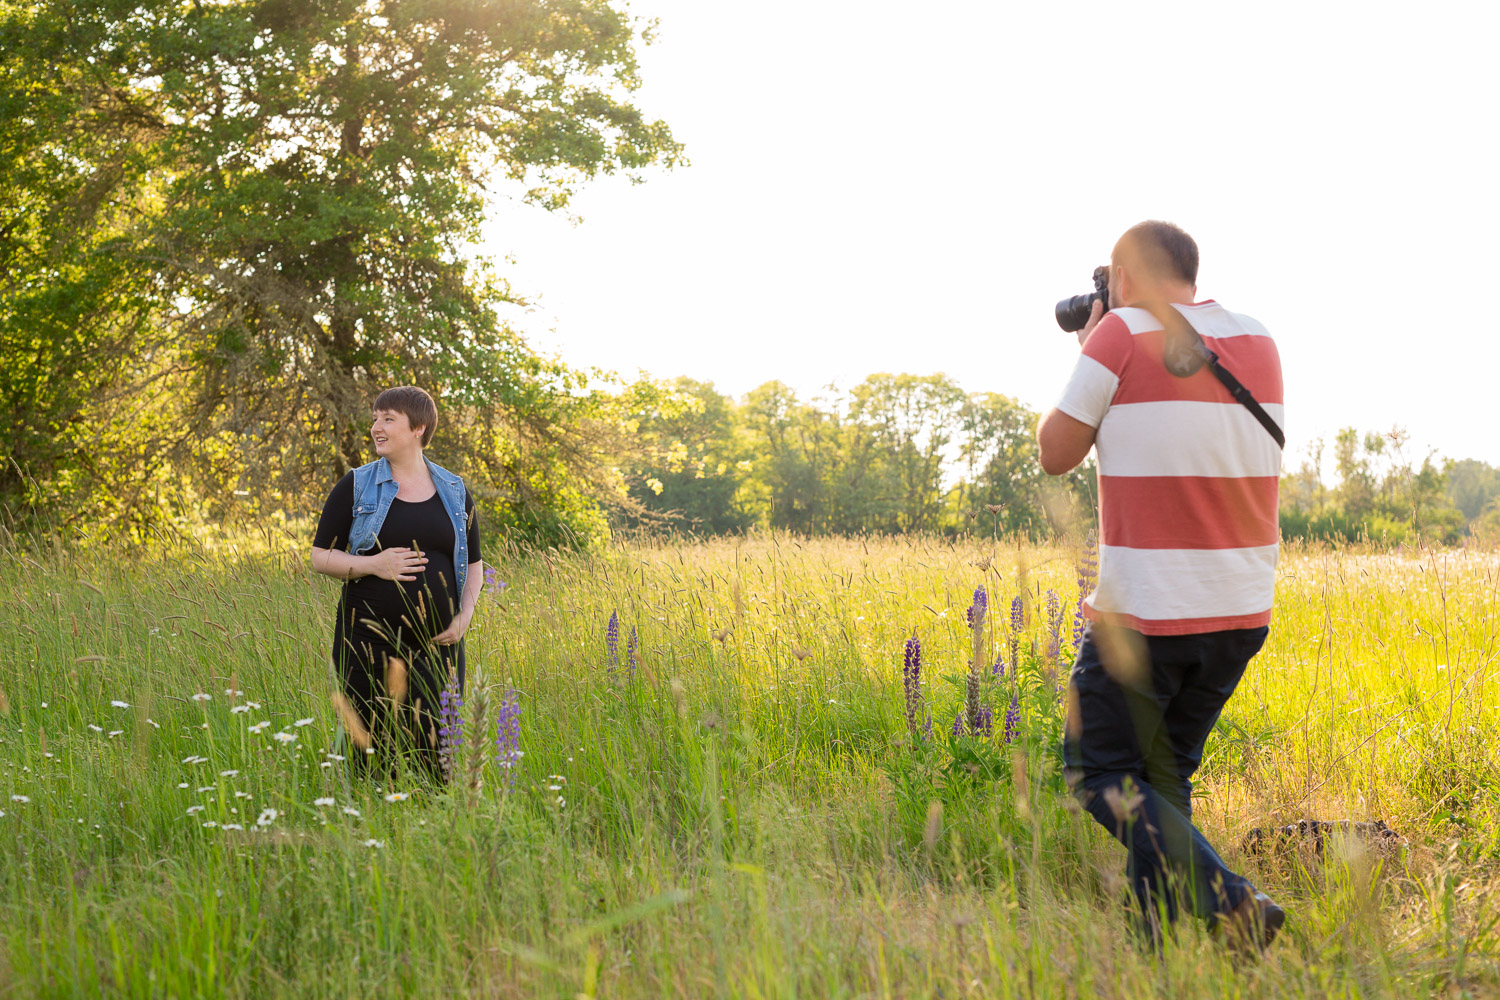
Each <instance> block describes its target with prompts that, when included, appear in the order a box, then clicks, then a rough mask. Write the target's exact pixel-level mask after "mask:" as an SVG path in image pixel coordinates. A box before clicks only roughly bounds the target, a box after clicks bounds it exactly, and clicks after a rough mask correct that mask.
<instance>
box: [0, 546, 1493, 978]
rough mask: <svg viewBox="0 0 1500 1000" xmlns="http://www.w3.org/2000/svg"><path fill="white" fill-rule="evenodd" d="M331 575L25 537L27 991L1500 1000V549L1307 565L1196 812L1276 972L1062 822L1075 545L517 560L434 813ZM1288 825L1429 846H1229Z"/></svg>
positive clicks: (12, 894) (0, 832)
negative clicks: (1129, 889) (1133, 906)
mask: <svg viewBox="0 0 1500 1000" xmlns="http://www.w3.org/2000/svg"><path fill="white" fill-rule="evenodd" d="M304 543H305V540H304V539H300V538H294V537H292V536H290V535H284V536H282V537H279V538H278V537H276V536H274V535H266V536H264V537H263V538H261V539H260V540H259V541H258V542H256V543H254V544H250V543H242V544H239V545H235V546H230V545H228V544H223V545H209V544H207V543H190V542H182V543H180V544H178V545H177V546H175V547H174V548H173V550H172V551H170V552H169V553H164V554H163V555H162V556H161V557H160V558H159V559H151V558H147V557H133V558H131V559H128V560H122V559H119V558H110V557H107V556H105V555H103V554H96V555H79V554H76V553H68V552H64V551H62V550H54V549H52V548H49V547H47V546H45V545H35V544H32V545H27V544H23V543H21V542H19V541H15V540H12V541H10V542H8V543H6V544H4V545H3V546H0V595H3V598H0V616H3V622H0V907H3V914H0V996H12V995H13V996H90V997H97V996H99V995H101V994H105V995H123V996H175V997H196V996H205V997H219V996H234V997H238V996H246V997H278V996H360V997H375V996H410V995H444V996H462V995H473V996H518V997H520V996H527V997H529V996H566V997H576V996H600V997H606V996H607V997H637V996H639V997H662V996H673V997H718V996H728V997H788V996H803V997H819V998H821V997H866V996H872V997H876V996H878V997H887V996H889V997H929V996H930V997H937V996H942V997H958V996H977V997H990V996H995V997H1008V996H1025V997H1054V996H1055V997H1148V996H1220V995H1223V996H1244V997H1260V996H1266V997H1270V996H1276V997H1282V996H1319V997H1321V996H1349V997H1354V996H1401V997H1426V996H1484V995H1497V994H1500V776H1497V775H1500V768H1497V762H1500V761H1497V758H1500V752H1497V749H1496V743H1497V737H1500V689H1497V680H1500V612H1497V609H1496V601H1495V593H1496V584H1497V575H1500V556H1497V554H1496V553H1494V552H1492V551H1482V550H1466V551H1446V552H1445V551H1435V552H1405V553H1370V552H1356V551H1336V550H1322V549H1318V550H1292V551H1288V552H1287V553H1285V555H1284V558H1283V563H1282V568H1281V571H1280V577H1279V583H1278V607H1277V613H1276V619H1275V622H1274V623H1273V627H1272V631H1271V637H1270V640H1269V642H1268V644H1267V646H1266V648H1265V651H1264V652H1263V653H1262V654H1261V655H1260V656H1259V657H1258V658H1257V659H1256V660H1255V662H1254V663H1253V664H1252V666H1251V668H1250V671H1249V673H1248V674H1247V677H1246V680H1245V682H1244V683H1243V685H1242V686H1241V689H1240V692H1239V693H1238V694H1237V696H1236V698H1235V699H1234V700H1233V701H1232V702H1231V704H1230V707H1229V710H1228V712H1227V713H1226V714H1225V716H1224V718H1223V719H1222V720H1221V722H1220V725H1219V727H1218V729H1217V731H1216V732H1215V734H1214V736H1213V738H1212V739H1211V740H1210V743H1209V747H1208V752H1207V754H1206V756H1205V762H1204V766H1203V769H1202V771H1201V772H1200V776H1199V782H1198V787H1197V791H1198V794H1199V796H1200V798H1199V800H1198V804H1197V811H1196V812H1195V818H1196V819H1197V821H1198V822H1199V824H1200V825H1201V826H1202V827H1203V828H1204V829H1205V831H1206V832H1207V833H1208V834H1209V836H1210V838H1211V839H1213V840H1214V841H1215V843H1216V844H1218V845H1219V846H1220V847H1221V849H1222V850H1223V852H1224V853H1225V855H1226V857H1227V858H1228V859H1230V861H1231V863H1232V864H1235V863H1237V864H1238V866H1239V867H1240V868H1241V869H1242V870H1244V871H1246V872H1247V874H1250V875H1251V877H1252V878H1255V879H1257V881H1258V882H1259V883H1260V884H1261V885H1262V887H1263V888H1264V889H1266V890H1267V891H1268V892H1270V893H1271V894H1272V895H1273V896H1275V897H1276V898H1277V899H1278V900H1279V901H1281V902H1282V903H1283V905H1285V906H1286V907H1287V909H1288V911H1289V914H1290V917H1289V921H1288V925H1287V930H1286V931H1285V932H1284V933H1283V936H1282V937H1281V938H1280V939H1278V941H1277V942H1276V944H1275V946H1274V947H1273V949H1272V951H1271V952H1270V953H1269V954H1268V955H1267V956H1266V958H1265V959H1264V960H1263V961H1261V962H1259V963H1254V964H1248V965H1247V964H1236V963H1235V962H1233V961H1232V960H1231V959H1230V957H1229V956H1228V954H1227V953H1226V951H1225V950H1224V948H1223V947H1221V945H1220V943H1219V942H1217V941H1215V940H1213V939H1212V938H1211V937H1210V936H1209V935H1208V934H1206V933H1204V932H1203V931H1202V930H1201V929H1200V928H1198V927H1196V926H1189V925H1185V926H1183V927H1182V928H1181V932H1180V933H1179V934H1178V935H1176V936H1175V937H1174V938H1172V939H1170V940H1169V941H1168V942H1167V944H1166V946H1165V949H1164V951H1163V953H1162V955H1161V956H1160V958H1156V957H1154V956H1153V955H1152V954H1151V953H1149V952H1147V951H1143V950H1142V949H1141V948H1140V947H1138V946H1137V945H1136V943H1135V942H1134V939H1133V937H1132V936H1131V933H1130V925H1129V923H1128V921H1127V919H1126V913H1125V904H1124V897H1125V893H1124V892H1123V886H1122V880H1121V877H1120V871H1121V867H1122V858H1123V850H1122V849H1121V848H1119V847H1118V846H1117V845H1115V844H1114V842H1113V841H1110V840H1109V839H1108V838H1106V837H1105V836H1104V835H1103V833H1102V831H1100V830H1098V829H1097V828H1096V827H1094V826H1093V824H1092V823H1091V822H1090V821H1089V820H1087V818H1086V817H1084V816H1082V815H1081V814H1080V813H1079V812H1078V811H1077V810H1076V809H1075V808H1073V807H1072V806H1071V804H1070V801H1069V800H1068V799H1067V797H1066V796H1065V795H1063V794H1062V791H1061V779H1060V775H1059V769H1058V763H1057V747H1058V744H1059V741H1060V736H1061V711H1062V708H1061V692H1062V690H1063V687H1064V685H1065V683H1066V676H1067V669H1068V665H1069V663H1070V660H1071V655H1072V650H1073V648H1074V645H1075V643H1076V642H1077V639H1078V636H1079V629H1080V627H1081V626H1080V624H1079V623H1078V622H1077V621H1076V620H1075V611H1076V607H1077V597H1078V593H1079V590H1080V588H1082V587H1087V586H1088V582H1089V577H1090V575H1091V573H1092V572H1093V569H1092V565H1091V563H1090V557H1089V555H1088V553H1087V551H1086V549H1085V547H1083V546H1078V547H1075V548H1066V547H1042V548H1037V547H1030V546H1024V545H1017V544H1015V543H1013V542H1007V541H1004V540H999V541H991V540H978V539H970V540H965V541H961V542H958V543H956V544H955V543H950V542H947V541H940V540H936V539H926V538H900V539H887V538H881V539H876V538H869V539H851V540H841V541H840V540H821V541H807V540H801V539H796V538H791V537H782V536H774V537H757V538H752V539H744V540H720V541H714V542H706V543H695V542H683V541H657V542H640V543H633V544H622V545H620V546H617V547H614V548H610V549H606V550H602V551H596V552H592V553H581V554H580V553H572V554H558V553H552V554H547V555H541V556H531V557H523V556H522V555H521V554H519V553H515V552H511V553H505V554H503V555H502V556H501V557H500V558H499V559H497V560H496V561H495V563H494V564H493V566H492V567H491V571H490V572H489V573H487V576H486V593H485V596H484V599H483V601H482V602H481V608H480V611H479V613H478V615H477V616H476V619H475V624H474V626H473V628H472V629H471V631H470V633H469V638H468V646H469V670H470V674H469V683H468V685H467V688H466V690H465V691H464V692H463V694H462V696H461V697H460V695H459V692H457V691H456V690H452V689H450V690H449V691H447V692H445V693H444V695H443V698H442V705H441V726H442V728H441V732H440V745H441V751H442V752H441V759H442V768H443V772H444V774H445V775H446V776H447V780H446V784H445V785H443V786H437V785H434V784H433V783H432V781H431V779H430V778H428V777H426V776H425V774H424V772H422V771H419V770H413V771H411V772H405V771H403V770H400V769H399V768H398V769H397V770H396V771H395V772H394V773H391V774H386V775H383V776H380V777H376V778H361V777H357V776H355V775H353V774H351V770H350V760H349V758H350V757H351V756H353V755H354V754H357V753H360V752H362V751H361V749H360V748H359V747H358V746H357V745H355V741H354V740H353V739H352V738H351V737H350V736H349V735H348V734H342V735H341V733H340V728H339V723H338V718H339V716H338V712H337V709H336V708H335V706H334V705H333V703H332V702H331V700H330V695H331V694H332V692H333V690H334V682H333V678H332V675H331V670H330V667H329V664H328V656H327V650H328V645H329V635H330V615H331V610H332V607H333V604H334V602H335V599H336V586H337V585H336V584H334V583H332V582H330V581H328V580H326V579H324V578H321V577H317V576H315V575H314V574H312V573H311V572H310V570H309V568H308V567H307V566H306V564H305V544H304ZM622 645H623V649H622ZM1304 817H1317V818H1322V819H1352V820H1374V819H1381V820H1384V821H1385V822H1386V823H1388V824H1389V825H1390V826H1391V827H1393V828H1394V829H1395V830H1397V831H1399V833H1400V834H1402V836H1403V837H1404V843H1403V844H1402V847H1401V849H1400V850H1398V851H1395V852H1387V853H1383V854H1378V855H1377V854H1376V853H1375V852H1372V851H1368V850H1365V849H1364V848H1363V847H1362V844H1361V843H1360V842H1359V841H1357V840H1354V839H1347V840H1334V841H1332V842H1330V843H1329V844H1327V845H1325V848H1326V849H1325V850H1324V851H1322V852H1312V851H1309V850H1307V849H1305V845H1293V846H1292V848H1291V849H1290V850H1288V851H1285V852H1282V853H1276V852H1265V851H1261V852H1258V853H1256V854H1254V855H1246V854H1245V853H1244V852H1243V851H1242V849H1241V847H1240V845H1241V841H1242V838H1243V837H1244V836H1245V834H1246V833H1247V832H1248V831H1249V830H1251V829H1252V828H1256V827H1268V826H1279V825H1281V824H1284V823H1290V822H1294V821H1296V820H1298V819H1301V818H1304Z"/></svg>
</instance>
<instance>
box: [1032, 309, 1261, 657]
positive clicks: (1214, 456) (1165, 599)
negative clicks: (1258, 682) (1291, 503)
mask: <svg viewBox="0 0 1500 1000" xmlns="http://www.w3.org/2000/svg"><path fill="white" fill-rule="evenodd" d="M1176 308H1177V310H1178V311H1179V312H1181V313H1182V315H1183V316H1184V317H1186V318H1187V320H1188V322H1189V323H1191V324H1192V325H1193V328H1194V329H1196V330H1197V331H1198V333H1199V334H1200V335H1201V336H1202V337H1203V341H1204V343H1206V344H1207V345H1208V347H1209V348H1210V349H1211V350H1213V351H1214V352H1215V353H1217V354H1218V355H1219V360H1220V361H1221V362H1222V363H1223V365H1224V367H1225V368H1228V369H1229V370H1230V371H1231V372H1233V373H1234V375H1235V376H1236V377H1237V378H1238V379H1239V380H1240V381H1241V382H1242V383H1244V385H1245V387H1246V388H1247V389H1249V390H1250V392H1251V394H1252V395H1254V396H1255V398H1256V399H1257V400H1259V401H1260V404H1261V405H1262V406H1263V407H1265V410H1266V412H1267V413H1269V414H1270V416H1271V418H1272V419H1273V420H1275V421H1276V423H1277V424H1280V425H1282V426H1283V427H1284V426H1285V424H1284V417H1283V412H1282V387H1281V359H1280V356H1279V355H1278V354H1277V352H1276V343H1275V341H1273V340H1272V339H1271V336H1270V334H1268V333H1266V329H1265V327H1263V326H1261V325H1260V323H1258V322H1256V321H1255V320H1253V319H1251V318H1250V317H1248V316H1241V315H1238V314H1236V313H1232V312H1230V311H1228V310H1227V309H1225V308H1224V307H1223V306H1220V305H1219V304H1218V303H1217V302H1214V301H1212V300H1210V301H1207V302H1199V303H1196V304H1194V305H1178V306H1176ZM1163 339H1164V333H1163V331H1162V327H1161V324H1160V323H1158V322H1157V321H1156V318H1155V317H1153V316H1152V315H1151V314H1150V313H1149V312H1147V311H1146V310H1144V309H1135V308H1123V309H1115V310H1113V311H1111V312H1110V313H1108V314H1106V315H1105V317H1104V319H1103V320H1102V321H1101V322H1100V324H1099V325H1098V326H1097V327H1095V328H1094V332H1093V333H1091V334H1090V335H1089V338H1088V340H1087V341H1086V342H1085V343H1084V345H1083V353H1082V355H1081V356H1080V357H1079V359H1078V366H1077V367H1076V368H1075V369H1074V370H1073V377H1072V378H1071V379H1070V380H1069V382H1068V386H1067V388H1066V389H1064V390H1063V395H1062V399H1061V400H1060V401H1059V402H1058V404H1057V408H1058V409H1059V410H1061V411H1062V412H1063V413H1066V414H1067V415H1068V416H1070V417H1073V418H1074V419H1076V420H1081V421H1083V422H1084V423H1086V424H1088V425H1089V426H1091V427H1095V428H1097V429H1098V436H1097V437H1096V439H1095V447H1096V448H1097V450H1098V455H1099V508H1100V514H1099V517H1100V522H1101V527H1102V532H1101V538H1100V544H1099V581H1098V586H1097V587H1096V589H1095V590H1094V592H1093V593H1092V594H1090V595H1089V597H1088V598H1087V599H1086V601H1085V603H1084V614H1085V615H1086V616H1087V617H1089V618H1090V619H1093V620H1095V621H1099V620H1104V621H1109V622H1113V623H1114V624H1117V625H1123V626H1126V627H1128V628H1133V629H1136V630H1138V631H1140V632H1143V633H1145V634H1147V635H1189V634H1194V633H1199V632H1215V631H1218V630H1220V629H1231V628H1255V627H1258V626H1261V625H1265V624H1267V623H1269V622H1270V620H1271V601H1272V592H1273V590H1274V586H1275V579H1276V555H1277V545H1278V542H1279V540H1280V533H1279V529H1278V523H1277V485H1278V483H1279V477H1280V473H1281V449H1280V448H1279V447H1277V445H1276V442H1275V441H1274V440H1272V438H1271V435H1270V434H1268V433H1266V429H1265V428H1264V427H1262V426H1261V425H1260V424H1259V423H1258V422H1257V421H1256V419H1255V417H1254V416H1253V415H1252V414H1251V413H1250V411H1249V410H1247V409H1245V407H1243V406H1241V405H1240V404H1239V403H1237V402H1235V400H1234V398H1233V397H1231V396H1230V395H1229V392H1228V390H1226V389H1225V388H1224V386H1223V385H1222V384H1220V382H1219V380H1218V379H1216V378H1215V377H1214V375H1213V373H1212V372H1211V371H1209V370H1208V368H1207V367H1205V368H1203V369H1201V370H1200V371H1198V372H1196V373H1195V374H1193V375H1191V376H1190V377H1188V378H1178V377H1177V376H1175V375H1173V374H1172V373H1170V372H1169V371H1167V369H1166V366H1165V365H1164V364H1163V363H1162V349H1163Z"/></svg>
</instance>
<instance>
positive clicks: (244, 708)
mask: <svg viewBox="0 0 1500 1000" xmlns="http://www.w3.org/2000/svg"><path fill="white" fill-rule="evenodd" d="M248 711H250V706H249V705H236V706H234V707H233V708H231V709H230V710H229V714H230V715H239V714H240V713H241V712H248Z"/></svg>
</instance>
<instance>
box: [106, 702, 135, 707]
mask: <svg viewBox="0 0 1500 1000" xmlns="http://www.w3.org/2000/svg"><path fill="white" fill-rule="evenodd" d="M110 704H111V705H113V706H114V707H115V708H129V707H130V703H129V702H127V701H112V702H110Z"/></svg>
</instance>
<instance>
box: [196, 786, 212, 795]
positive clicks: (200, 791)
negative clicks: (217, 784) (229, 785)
mask: <svg viewBox="0 0 1500 1000" xmlns="http://www.w3.org/2000/svg"><path fill="white" fill-rule="evenodd" d="M213 790H214V786H213V785H204V786H203V787H202V788H200V789H198V794H199V795H202V794H203V793H204V792H211V791H213Z"/></svg>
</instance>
